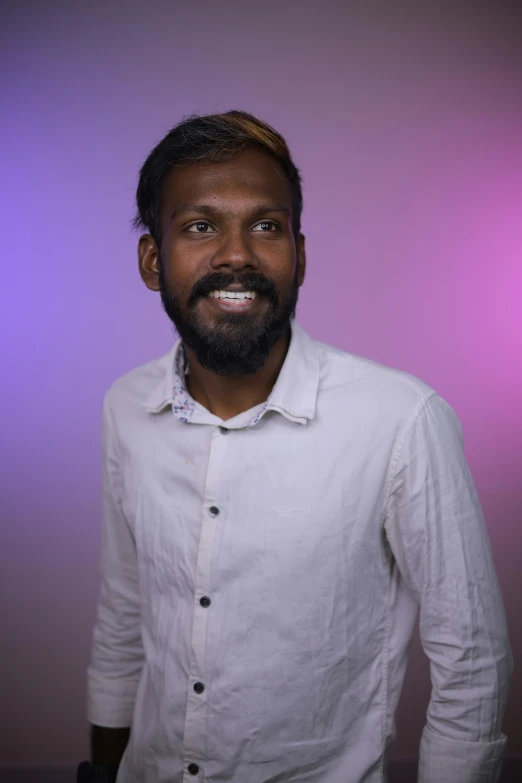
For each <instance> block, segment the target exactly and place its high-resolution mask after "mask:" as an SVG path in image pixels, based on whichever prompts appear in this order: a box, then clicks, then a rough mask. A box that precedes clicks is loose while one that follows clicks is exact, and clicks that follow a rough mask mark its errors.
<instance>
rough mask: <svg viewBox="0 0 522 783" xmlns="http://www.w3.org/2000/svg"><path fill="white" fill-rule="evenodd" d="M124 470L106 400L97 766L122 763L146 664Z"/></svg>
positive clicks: (90, 679) (93, 705)
mask: <svg viewBox="0 0 522 783" xmlns="http://www.w3.org/2000/svg"><path fill="white" fill-rule="evenodd" d="M120 467H121V459H120V455H119V453H118V449H117V443H116V442H115V438H114V433H113V423H112V416H111V411H110V407H109V404H108V402H107V397H106V398H105V400H104V406H103V424H102V492H103V494H102V500H103V505H102V543H101V557H100V571H101V588H100V595H99V600H98V607H97V614H96V621H95V625H94V630H93V638H92V649H91V659H90V665H89V667H88V669H87V719H88V720H89V722H90V723H91V724H92V729H91V752H92V757H93V762H94V763H97V764H105V763H107V764H111V763H119V762H120V760H121V757H122V755H123V752H124V750H125V747H126V745H127V742H128V739H129V735H130V729H129V728H128V727H130V726H131V724H132V716H133V711H134V702H135V698H136V691H137V688H138V684H139V680H140V676H141V671H142V668H143V660H144V654H143V646H142V640H141V627H140V598H139V579H138V564H137V554H136V544H135V541H134V536H133V533H132V530H131V528H130V526H129V524H128V522H127V519H126V518H125V514H124V512H123V508H122V481H121V478H120ZM104 759H107V761H104Z"/></svg>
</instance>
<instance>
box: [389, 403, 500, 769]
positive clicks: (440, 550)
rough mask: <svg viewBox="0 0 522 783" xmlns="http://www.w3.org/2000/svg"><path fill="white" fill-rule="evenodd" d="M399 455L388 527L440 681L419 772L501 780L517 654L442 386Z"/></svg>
mask: <svg viewBox="0 0 522 783" xmlns="http://www.w3.org/2000/svg"><path fill="white" fill-rule="evenodd" d="M395 461H396V464H395V466H393V467H392V470H393V476H394V477H393V480H392V485H391V491H390V497H389V502H388V506H387V512H386V515H385V530H386V535H387V538H388V540H389V543H390V547H391V549H392V552H393V555H394V558H395V561H396V563H397V566H398V568H399V571H400V573H401V576H402V578H403V579H404V581H405V582H406V584H407V586H408V588H409V589H410V591H411V592H412V594H413V595H414V596H415V598H416V600H417V601H418V603H419V606H420V614H419V631H420V638H421V643H422V647H423V649H424V652H425V653H426V655H427V656H428V658H429V661H430V676H431V686H432V689H431V697H430V702H429V705H428V710H427V715H426V725H425V727H424V729H423V733H422V737H421V743H420V751H419V777H418V781H419V783H440V781H446V782H447V783H496V782H497V781H498V779H499V776H500V772H501V768H502V761H503V755H504V749H505V745H506V741H507V738H506V736H505V735H504V734H503V733H502V731H501V728H502V721H503V717H504V711H505V707H506V702H507V697H508V689H509V684H510V680H511V674H512V670H513V656H512V652H511V647H510V644H509V640H508V634H507V626H506V617H505V611H504V606H503V602H502V596H501V593H500V587H499V584H498V580H497V575H496V572H495V567H494V564H493V557H492V553H491V548H490V542H489V538H488V534H487V530H486V526H485V521H484V516H483V512H482V508H481V505H480V501H479V499H478V495H477V492H476V489H475V485H474V483H473V479H472V477H471V474H470V470H469V467H468V464H467V461H466V457H465V455H464V440H463V434H462V427H461V424H460V421H459V419H458V418H457V415H456V414H455V412H454V411H453V409H452V408H451V407H450V405H449V404H448V403H447V402H446V401H445V400H444V399H442V398H441V397H440V396H439V395H437V394H432V396H430V397H429V398H428V399H427V400H425V401H424V402H423V404H422V405H421V410H420V412H418V413H417V415H416V416H415V417H414V420H413V422H412V423H411V424H410V426H409V427H408V428H407V432H406V433H405V435H404V437H403V440H402V443H400V444H399V445H398V452H397V456H396V458H395Z"/></svg>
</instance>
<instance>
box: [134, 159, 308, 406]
mask: <svg viewBox="0 0 522 783" xmlns="http://www.w3.org/2000/svg"><path fill="white" fill-rule="evenodd" d="M202 207H204V208H202ZM161 224H162V243H161V248H158V247H157V245H156V242H155V241H154V239H153V237H152V236H151V235H150V234H144V235H143V236H141V237H140V240H139V244H138V260H139V270H140V274H141V277H142V279H143V281H144V283H145V285H146V286H147V288H149V289H150V290H151V291H160V290H161V279H160V270H161V269H162V270H163V281H164V285H165V286H167V288H168V290H169V291H171V292H173V293H174V294H175V296H176V299H177V302H178V304H179V308H180V313H181V315H182V316H183V318H184V319H185V317H188V315H189V314H192V315H193V316H194V317H196V318H197V321H198V323H199V324H200V325H202V326H203V327H204V328H205V329H207V330H209V331H212V330H220V331H219V332H218V333H219V334H220V335H223V337H228V338H229V339H230V337H231V336H233V334H234V329H235V328H236V329H238V333H239V332H240V331H241V330H243V331H244V332H245V333H246V332H248V331H249V329H250V328H252V329H254V328H256V325H257V326H259V325H260V324H261V323H262V322H263V321H264V320H266V318H267V313H268V309H269V307H270V306H271V301H270V298H269V297H268V296H259V297H258V299H257V300H256V302H255V306H253V307H252V308H250V309H249V311H248V312H242V313H240V312H234V313H233V314H232V315H228V314H227V313H224V312H223V309H222V308H220V306H219V305H216V303H215V302H214V301H213V300H212V299H210V298H209V297H208V296H198V297H197V298H196V299H195V301H194V300H193V299H192V300H191V294H192V292H193V288H194V286H195V285H197V284H198V282H199V281H201V280H202V278H204V277H205V276H208V275H209V274H216V273H218V274H219V273H224V274H226V275H233V276H234V279H235V280H236V281H237V282H241V279H242V277H243V276H246V277H245V280H248V275H249V274H250V275H252V274H254V275H260V276H262V277H263V278H264V279H265V280H267V281H270V282H271V283H272V284H273V287H274V288H273V290H274V292H277V297H278V298H279V299H280V300H281V301H282V300H284V299H285V297H287V298H288V297H289V296H290V295H291V291H292V288H293V286H294V285H295V284H297V286H299V287H300V286H301V285H302V283H303V281H304V275H305V267H306V257H305V239H304V236H303V235H302V234H300V235H299V237H298V238H297V241H296V239H295V237H294V235H293V233H292V197H291V190H290V187H289V185H288V183H287V182H286V180H285V179H284V175H283V172H282V170H281V168H280V167H279V164H278V163H277V161H276V160H275V159H274V158H273V157H272V156H271V155H270V154H269V153H267V152H265V151H264V150H262V149H261V148H259V147H255V146H251V147H247V148H246V149H245V150H243V152H241V153H240V154H239V155H237V156H236V157H235V158H233V159H231V160H229V161H224V162H221V163H211V162H200V163H195V164H190V165H187V166H180V167H176V168H174V169H173V171H172V172H171V174H170V175H169V177H168V178H167V180H166V184H165V189H164V198H163V204H162V212H161ZM245 287H248V286H247V285H246V286H245ZM238 319H240V320H238ZM244 319H250V321H245V320H244ZM288 344H289V331H288V329H286V328H285V331H284V334H282V336H281V337H280V338H279V339H277V341H276V342H275V344H274V345H273V346H272V347H271V349H270V351H269V353H268V356H267V358H266V361H265V363H264V365H263V366H262V367H261V369H259V370H258V371H256V372H254V373H253V374H251V375H241V374H239V373H232V374H228V375H219V374H217V373H216V372H212V371H211V370H209V369H207V368H206V367H204V366H202V364H201V363H200V362H199V361H198V359H197V357H196V352H195V351H194V350H192V348H191V347H189V346H188V345H185V351H186V356H187V360H188V364H189V376H188V384H189V392H190V394H191V395H192V397H193V398H194V399H195V400H196V401H197V402H199V403H201V404H202V405H203V406H205V407H206V408H207V409H208V410H210V411H211V412H212V413H214V414H215V415H216V416H219V417H220V418H221V419H223V420H226V419H229V418H232V417H233V416H235V415H237V414H238V413H241V412H243V411H245V410H248V409H249V408H251V407H253V406H254V405H258V404H259V403H261V402H264V401H265V400H266V398H267V397H268V395H269V393H270V391H271V389H272V387H273V385H274V383H275V381H276V379H277V376H278V374H279V371H280V369H281V366H282V364H283V362H284V359H285V356H286V352H287V349H288Z"/></svg>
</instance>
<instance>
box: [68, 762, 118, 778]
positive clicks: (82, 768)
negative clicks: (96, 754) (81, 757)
mask: <svg viewBox="0 0 522 783" xmlns="http://www.w3.org/2000/svg"><path fill="white" fill-rule="evenodd" d="M117 774H118V764H111V765H109V766H102V765H101V764H91V763H90V762H89V761H82V763H81V764H80V765H79V766H78V770H77V772H76V783H116V775H117Z"/></svg>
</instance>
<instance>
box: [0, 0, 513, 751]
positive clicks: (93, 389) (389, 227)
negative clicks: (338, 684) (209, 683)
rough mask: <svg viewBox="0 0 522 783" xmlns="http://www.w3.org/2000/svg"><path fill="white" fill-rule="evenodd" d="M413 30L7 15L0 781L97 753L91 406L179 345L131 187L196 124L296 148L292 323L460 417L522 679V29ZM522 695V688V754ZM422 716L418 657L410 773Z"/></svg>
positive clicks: (461, 18) (451, 15)
mask: <svg viewBox="0 0 522 783" xmlns="http://www.w3.org/2000/svg"><path fill="white" fill-rule="evenodd" d="M391 5H393V12H392V11H391V10H390V6H391ZM419 5H420V4H419ZM500 5H502V8H500ZM426 6H427V4H426ZM466 7H467V6H466ZM415 8H417V10H416V11H415V10H414V9H415ZM401 9H402V5H401V4H399V3H398V4H377V3H373V2H369V3H344V4H341V3H337V2H325V0H323V2H321V3H299V4H297V3H287V4H285V3H279V2H275V1H272V0H271V1H270V2H265V3H264V4H263V7H262V8H258V7H255V8H254V6H252V7H249V4H248V3H244V2H241V3H240V2H223V1H222V2H221V3H220V4H219V7H218V6H217V5H216V4H215V3H212V2H208V1H206V2H201V1H200V2H198V4H197V5H195V4H189V3H180V2H178V3H176V2H173V3H167V2H151V3H148V4H146V5H144V4H141V3H140V4H138V3H132V2H129V3H125V4H103V3H101V2H92V3H89V4H88V5H86V6H85V7H84V6H83V5H80V4H79V3H57V2H55V3H52V2H48V3H45V4H42V3H36V2H33V3H31V2H28V1H27V0H24V2H18V3H16V4H13V7H12V8H11V9H10V10H9V11H8V12H7V13H6V14H5V19H4V20H3V23H2V36H3V46H2V58H3V62H2V68H1V73H2V75H3V78H4V80H5V84H4V89H3V93H2V94H3V96H4V100H3V105H4V116H5V117H7V118H8V121H7V122H4V123H3V125H2V129H1V143H0V149H1V152H2V156H3V161H2V182H3V185H4V189H3V190H4V195H3V199H2V216H3V238H2V249H3V280H2V286H1V296H2V308H1V318H2V336H3V339H2V347H3V362H2V366H3V374H2V379H3V382H2V387H1V388H2V410H3V412H4V421H3V427H2V436H3V437H2V445H3V449H2V500H3V503H2V507H3V509H2V539H3V540H2V546H1V555H0V557H1V560H2V571H1V573H2V585H1V587H2V589H1V590H0V602H1V603H0V606H1V609H2V612H3V613H2V618H3V619H4V623H3V627H4V643H3V647H2V652H1V654H0V663H1V670H2V672H4V674H5V682H3V683H2V695H3V699H2V706H1V708H0V709H1V710H2V712H1V717H0V725H1V726H2V732H1V743H2V745H1V748H0V763H2V762H5V763H7V762H13V763H14V762H49V763H51V762H55V761H64V762H72V763H74V762H75V761H77V760H79V759H80V758H83V757H85V756H86V755H87V726H86V723H85V719H84V701H83V700H84V672H85V667H86V665H87V659H88V654H89V644H90V634H91V628H92V622H93V619H94V610H95V601H96V597H97V591H98V574H97V567H98V548H99V537H100V530H99V525H100V516H99V515H100V484H99V435H100V423H101V418H100V417H101V401H102V396H103V394H104V392H105V390H106V389H107V387H108V386H109V385H110V383H111V382H112V381H113V380H114V379H115V378H116V377H117V376H118V375H120V374H121V373H123V372H125V371H126V370H128V369H130V368H131V367H134V366H136V365H138V364H140V363H141V362H145V361H148V360H149V359H151V358H153V357H155V356H158V355H160V354H161V353H164V352H166V351H167V350H168V348H169V346H170V344H171V342H172V339H173V338H172V333H171V330H170V327H169V322H168V320H167V319H166V317H165V315H164V313H163V312H162V311H161V308H160V304H159V299H158V297H157V296H154V295H152V294H151V293H150V292H148V291H147V290H146V289H145V287H144V286H143V284H142V283H141V281H140V279H139V276H138V271H137V262H136V250H135V247H136V236H135V235H134V234H133V233H132V232H131V230H130V219H131V217H132V213H133V196H134V189H135V185H136V178H137V172H138V169H139V166H140V165H141V163H142V162H143V159H144V157H145V156H146V154H147V153H148V151H149V150H150V149H151V147H152V146H153V145H154V144H155V143H156V142H157V141H158V140H159V139H160V138H161V137H162V136H163V134H164V133H165V132H166V131H167V130H168V129H169V128H170V127H171V126H172V125H173V124H175V123H176V122H177V121H179V120H180V119H181V117H182V116H183V115H186V114H189V113H191V112H194V111H198V112H201V113H204V112H209V111H219V110H227V109H229V108H238V107H239V108H244V109H246V110H248V111H252V112H253V113H255V114H258V115H259V116H260V117H262V118H264V119H266V120H267V121H268V122H271V123H273V124H274V126H275V127H277V128H278V129H279V130H280V131H281V132H282V133H283V134H284V135H285V136H286V137H287V139H288V141H289V144H290V147H291V149H292V152H293V155H294V157H295V160H296V162H297V164H298V165H299V166H300V168H301V169H302V172H303V176H304V197H305V210H304V216H303V225H304V232H305V233H306V236H307V251H308V271H307V279H306V281H305V285H304V287H303V289H302V293H301V299H300V304H299V308H298V320H299V321H300V323H301V324H302V325H303V326H304V327H305V328H306V329H307V330H308V331H309V332H310V334H312V336H314V337H315V338H317V339H319V340H324V341H326V342H329V343H331V344H334V345H337V346H339V347H341V348H343V349H344V350H347V351H351V352H353V353H357V354H361V355H365V356H368V357H370V358H372V359H375V360H376V361H381V362H383V363H385V364H389V365H391V366H395V367H399V368H401V369H405V370H407V371H409V372H411V373H413V374H416V375H418V376H419V377H422V378H423V379H424V380H426V381H427V382H428V383H430V384H431V385H432V386H433V387H434V388H435V389H437V391H439V392H440V393H441V394H442V395H443V396H444V397H445V398H446V399H447V400H448V402H450V404H451V405H452V406H453V407H454V408H455V410H456V412H457V414H458V415H459V417H460V419H461V421H462V424H463V428H464V435H465V442H466V450H467V454H468V458H469V461H470V465H471V468H472V472H473V475H474V477H475V480H476V483H477V487H478V491H479V495H480V497H481V500H482V502H483V505H484V511H485V514H486V518H487V522H488V529H489V532H490V538H491V542H492V548H493V553H494V557H495V562H496V565H497V569H498V572H499V579H500V582H501V586H502V589H503V595H504V600H505V604H506V610H507V614H508V622H509V624H510V632H511V638H512V645H513V651H514V655H515V660H516V661H517V660H518V658H519V656H520V653H521V651H522V638H521V630H520V626H519V625H518V624H517V617H518V615H519V611H520V609H519V604H518V600H519V599H518V596H519V594H520V587H521V585H520V576H519V572H520V567H519V563H520V548H521V547H520V540H519V535H518V530H517V525H518V524H519V521H520V513H521V511H522V480H521V472H522V468H521V465H522V413H521V402H520V401H521V399H522V307H521V305H520V299H521V291H522V271H521V270H522V258H521V250H520V248H521V243H522V219H521V217H520V215H521V207H522V177H521V173H522V172H521V164H522V148H521V140H522V109H521V102H520V97H521V87H522V67H521V65H522V64H521V62H520V59H521V58H520V55H519V53H518V51H517V45H518V44H517V42H518V41H519V40H520V38H519V31H520V14H518V13H516V8H515V6H509V5H507V4H498V3H489V4H485V3H474V4H473V6H472V7H470V8H469V10H467V11H466V10H465V6H464V4H457V3H447V4H437V8H432V10H431V11H429V10H428V9H427V7H423V9H422V12H421V11H420V10H419V9H418V7H417V6H412V7H411V8H410V9H409V10H408V11H406V10H401ZM513 9H514V10H513ZM521 690H522V683H521V678H520V673H519V672H518V671H517V670H515V675H514V680H513V691H512V699H511V704H510V707H509V710H508V715H507V718H506V726H505V731H506V733H507V735H508V737H509V745H508V754H511V755H517V753H518V754H520V748H521V746H522V734H521V732H522V729H521V725H520V721H519V720H517V716H516V707H515V705H516V703H517V701H518V703H519V700H520V694H521ZM428 695H429V679H428V669H427V663H426V660H425V659H424V657H423V655H422V653H421V650H420V646H419V643H418V639H417V638H416V639H415V641H414V645H413V651H412V659H411V664H410V668H409V671H408V675H407V679H406V683H405V688H404V693H403V697H402V701H401V707H400V711H399V716H398V728H399V733H398V738H397V743H396V747H395V749H394V755H395V756H413V755H415V754H416V752H417V747H418V740H419V736H420V731H421V728H422V725H423V723H424V714H425V708H426V704H427V699H428Z"/></svg>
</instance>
